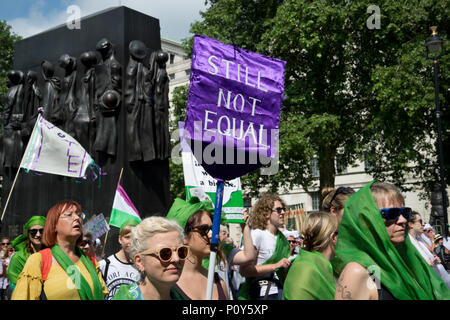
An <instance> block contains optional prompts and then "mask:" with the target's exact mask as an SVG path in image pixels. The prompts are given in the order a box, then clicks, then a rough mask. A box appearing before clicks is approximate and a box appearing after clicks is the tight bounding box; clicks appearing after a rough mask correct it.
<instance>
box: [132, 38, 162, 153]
mask: <svg viewBox="0 0 450 320" xmlns="http://www.w3.org/2000/svg"><path fill="white" fill-rule="evenodd" d="M129 51H130V60H129V62H128V66H127V70H126V77H127V78H126V85H125V105H126V109H127V130H126V133H127V142H128V144H127V145H128V155H129V158H128V160H129V161H150V160H154V159H155V146H154V133H153V130H154V128H153V124H154V119H153V107H154V104H153V96H152V93H153V91H154V85H153V77H152V75H151V74H150V70H149V69H148V68H147V67H145V66H144V64H143V61H144V59H145V57H146V56H147V51H148V49H147V47H146V46H145V44H144V43H143V42H141V41H139V40H134V41H131V42H130V45H129Z"/></svg>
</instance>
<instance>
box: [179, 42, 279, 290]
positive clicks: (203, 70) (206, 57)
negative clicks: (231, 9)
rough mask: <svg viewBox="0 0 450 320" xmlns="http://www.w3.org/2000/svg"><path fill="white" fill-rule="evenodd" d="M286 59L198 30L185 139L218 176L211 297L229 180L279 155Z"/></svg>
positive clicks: (212, 173)
mask: <svg viewBox="0 0 450 320" xmlns="http://www.w3.org/2000/svg"><path fill="white" fill-rule="evenodd" d="M285 64H286V62H285V61H282V60H278V59H274V58H270V57H267V56H263V55H260V54H257V53H254V52H249V51H246V50H243V49H240V48H237V47H234V46H232V45H228V44H224V43H222V42H220V41H217V40H215V39H211V38H208V37H205V36H198V35H196V36H194V45H193V51H192V66H191V76H190V86H189V95H188V103H187V112H186V122H185V128H184V130H183V134H184V139H185V140H186V142H187V143H188V144H189V145H190V147H191V150H192V151H193V154H194V156H195V158H196V159H197V161H198V163H199V164H200V165H202V166H203V168H204V169H205V171H206V172H208V173H209V174H210V175H211V176H212V177H213V178H214V179H216V180H218V183H217V192H216V207H215V211H214V212H215V213H214V222H213V234H212V242H211V256H210V266H209V274H208V288H207V297H206V298H207V299H211V296H212V286H213V281H212V279H213V275H214V267H215V262H216V259H215V257H216V252H217V249H216V247H217V244H216V243H215V242H214V241H216V238H217V236H218V232H219V225H220V216H221V213H222V196H223V186H224V183H225V181H229V180H232V179H234V178H237V177H241V176H243V175H245V174H247V173H249V172H251V171H254V170H256V169H258V168H261V167H262V166H264V165H267V164H269V162H271V161H273V160H275V159H276V156H277V146H278V128H279V117H280V107H281V101H282V99H283V93H284V69H285Z"/></svg>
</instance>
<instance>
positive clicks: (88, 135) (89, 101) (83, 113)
mask: <svg viewBox="0 0 450 320" xmlns="http://www.w3.org/2000/svg"><path fill="white" fill-rule="evenodd" d="M80 61H81V63H82V64H83V65H84V66H85V72H84V75H83V77H82V78H81V89H80V94H79V98H78V103H79V104H78V108H76V110H75V114H74V118H73V124H74V130H75V136H74V138H75V139H76V140H77V141H78V142H79V143H80V144H81V146H83V148H85V150H86V151H88V153H92V150H93V143H94V139H95V122H96V118H95V65H96V64H97V55H96V54H95V52H94V51H88V52H84V53H83V54H81V56H80Z"/></svg>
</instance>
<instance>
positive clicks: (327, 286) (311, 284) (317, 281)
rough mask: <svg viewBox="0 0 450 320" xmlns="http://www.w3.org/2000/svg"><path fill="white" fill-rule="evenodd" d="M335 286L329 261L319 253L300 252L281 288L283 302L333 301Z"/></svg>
mask: <svg viewBox="0 0 450 320" xmlns="http://www.w3.org/2000/svg"><path fill="white" fill-rule="evenodd" d="M335 291H336V284H335V282H334V276H333V268H332V266H331V263H330V261H328V260H327V258H325V257H324V256H323V254H321V253H320V252H317V251H314V252H309V251H306V250H300V252H299V254H298V256H297V257H296V258H295V259H294V261H293V263H292V265H291V267H290V268H289V272H288V274H287V277H286V281H285V282H284V286H283V300H334V292H335Z"/></svg>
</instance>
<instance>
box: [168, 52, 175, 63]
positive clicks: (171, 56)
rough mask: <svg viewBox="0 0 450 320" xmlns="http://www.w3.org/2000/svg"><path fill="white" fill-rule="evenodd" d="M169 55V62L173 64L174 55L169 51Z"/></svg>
mask: <svg viewBox="0 0 450 320" xmlns="http://www.w3.org/2000/svg"><path fill="white" fill-rule="evenodd" d="M169 57H170V64H173V61H174V60H175V55H174V54H173V53H171V54H170V55H169Z"/></svg>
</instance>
